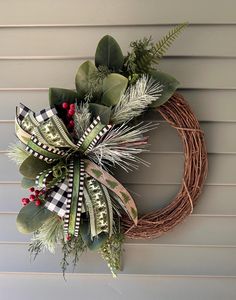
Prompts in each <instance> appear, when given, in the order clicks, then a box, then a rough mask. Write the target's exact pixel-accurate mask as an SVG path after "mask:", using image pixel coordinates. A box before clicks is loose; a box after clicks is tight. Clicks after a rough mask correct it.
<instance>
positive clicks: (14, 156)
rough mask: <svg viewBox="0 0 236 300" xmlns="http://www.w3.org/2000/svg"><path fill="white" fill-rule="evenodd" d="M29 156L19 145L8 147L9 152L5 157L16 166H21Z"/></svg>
mask: <svg viewBox="0 0 236 300" xmlns="http://www.w3.org/2000/svg"><path fill="white" fill-rule="evenodd" d="M29 155H30V153H29V152H27V151H25V150H24V149H23V148H22V146H21V145H20V144H12V145H10V147H9V152H8V153H7V156H8V157H9V158H10V159H11V160H13V161H14V162H15V163H16V164H17V165H21V164H22V163H23V161H24V160H25V159H26V158H27V157H28V156H29Z"/></svg>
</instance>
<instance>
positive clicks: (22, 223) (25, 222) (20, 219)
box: [16, 202, 54, 234]
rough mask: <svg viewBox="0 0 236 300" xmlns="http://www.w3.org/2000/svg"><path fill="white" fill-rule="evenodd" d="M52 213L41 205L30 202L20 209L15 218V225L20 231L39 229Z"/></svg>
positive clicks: (26, 231) (29, 231) (27, 231)
mask: <svg viewBox="0 0 236 300" xmlns="http://www.w3.org/2000/svg"><path fill="white" fill-rule="evenodd" d="M53 215H54V213H52V212H51V211H50V210H48V209H47V208H45V207H44V206H43V205H40V206H36V205H35V203H34V202H30V203H29V204H27V205H26V206H24V207H22V209H21V210H20V212H19V214H18V216H17V218H16V227H17V229H18V230H19V232H21V233H25V234H26V233H31V232H34V231H36V230H37V229H39V228H40V227H41V226H42V225H43V224H44V223H45V222H46V221H47V220H48V219H50V218H51V217H52V216H53Z"/></svg>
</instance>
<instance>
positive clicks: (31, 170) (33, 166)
mask: <svg viewBox="0 0 236 300" xmlns="http://www.w3.org/2000/svg"><path fill="white" fill-rule="evenodd" d="M48 167H49V165H48V164H47V163H46V162H45V161H43V160H41V159H38V158H36V157H34V156H33V155H30V156H29V157H27V158H26V159H25V160H24V161H23V163H22V164H21V166H20V169H19V171H20V173H21V174H22V175H23V176H24V177H26V178H28V179H35V177H36V176H37V175H38V174H39V173H40V172H42V171H44V170H45V169H48Z"/></svg>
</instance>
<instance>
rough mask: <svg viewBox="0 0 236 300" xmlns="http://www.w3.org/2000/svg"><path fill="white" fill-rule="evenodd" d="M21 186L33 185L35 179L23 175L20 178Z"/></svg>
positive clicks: (28, 186) (24, 187)
mask: <svg viewBox="0 0 236 300" xmlns="http://www.w3.org/2000/svg"><path fill="white" fill-rule="evenodd" d="M21 186H22V187H23V189H28V188H30V187H32V186H35V181H34V180H32V179H29V178H26V177H23V178H22V179H21Z"/></svg>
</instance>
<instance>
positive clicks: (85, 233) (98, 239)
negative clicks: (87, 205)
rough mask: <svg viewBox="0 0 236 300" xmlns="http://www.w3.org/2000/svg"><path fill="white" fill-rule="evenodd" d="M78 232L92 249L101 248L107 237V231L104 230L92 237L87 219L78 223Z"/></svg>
mask: <svg viewBox="0 0 236 300" xmlns="http://www.w3.org/2000/svg"><path fill="white" fill-rule="evenodd" d="M80 234H81V237H82V239H83V241H84V243H85V244H86V245H87V247H88V248H89V249H90V250H92V251H95V250H98V249H99V248H101V247H102V246H103V245H104V244H105V242H106V240H107V239H108V233H106V232H101V233H100V234H99V235H98V236H95V237H94V238H92V237H91V232H90V227H89V222H87V221H83V223H81V224H80Z"/></svg>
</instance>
